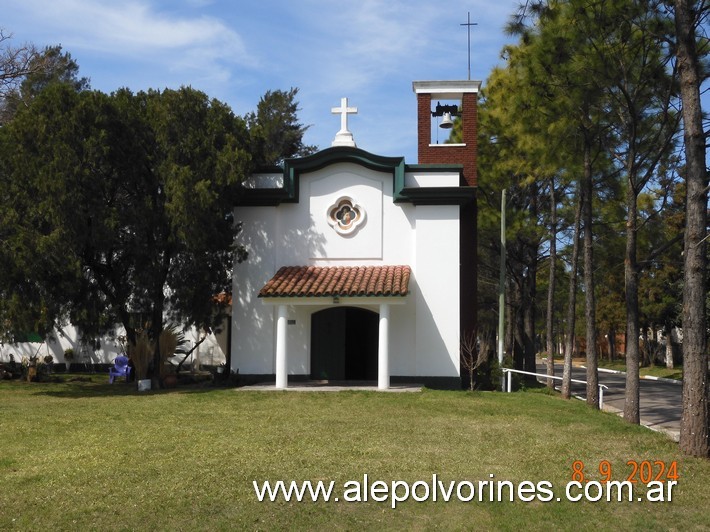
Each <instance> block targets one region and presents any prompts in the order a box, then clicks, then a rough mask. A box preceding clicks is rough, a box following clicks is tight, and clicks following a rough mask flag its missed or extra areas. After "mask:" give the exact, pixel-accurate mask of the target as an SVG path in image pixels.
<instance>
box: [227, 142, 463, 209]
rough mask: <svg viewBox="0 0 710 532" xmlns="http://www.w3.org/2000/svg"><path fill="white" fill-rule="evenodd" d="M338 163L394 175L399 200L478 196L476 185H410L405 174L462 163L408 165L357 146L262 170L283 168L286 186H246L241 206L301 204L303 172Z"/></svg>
mask: <svg viewBox="0 0 710 532" xmlns="http://www.w3.org/2000/svg"><path fill="white" fill-rule="evenodd" d="M336 163H353V164H359V165H361V166H364V167H365V168H369V169H370V170H374V171H376V172H384V173H388V174H391V175H392V177H393V180H392V193H393V197H394V202H395V203H406V202H409V203H414V204H415V205H463V204H465V203H468V202H469V201H472V200H473V198H474V197H475V194H476V192H475V188H474V187H467V186H462V187H422V188H418V187H416V188H406V187H405V180H404V178H405V173H406V172H407V171H417V172H420V173H421V172H432V173H434V172H441V171H458V172H459V174H461V172H463V165H460V164H414V165H407V164H405V162H404V157H386V156H382V155H375V154H374V153H370V152H367V151H365V150H361V149H360V148H353V147H350V146H336V147H332V148H327V149H325V150H322V151H319V152H318V153H314V154H313V155H309V156H307V157H298V158H291V159H286V160H285V161H284V166H283V169H281V168H273V167H270V168H268V169H261V171H265V172H279V171H283V183H284V184H283V187H281V188H261V189H248V188H242V189H241V191H240V195H239V200H238V202H237V204H238V205H243V206H264V207H267V206H277V205H280V204H281V203H298V201H299V182H300V176H301V174H304V173H308V172H314V171H316V170H320V169H322V168H325V167H326V166H329V165H332V164H336Z"/></svg>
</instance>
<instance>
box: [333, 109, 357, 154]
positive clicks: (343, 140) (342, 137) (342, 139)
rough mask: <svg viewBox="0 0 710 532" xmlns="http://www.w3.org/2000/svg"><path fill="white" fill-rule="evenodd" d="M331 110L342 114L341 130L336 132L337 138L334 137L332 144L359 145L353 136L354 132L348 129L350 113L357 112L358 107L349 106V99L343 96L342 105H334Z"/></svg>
mask: <svg viewBox="0 0 710 532" xmlns="http://www.w3.org/2000/svg"><path fill="white" fill-rule="evenodd" d="M330 112H331V113H333V114H336V115H337V114H339V115H340V131H338V132H337V133H336V134H335V139H333V142H332V144H331V146H352V147H353V148H355V147H357V146H356V145H355V139H354V138H353V134H352V133H350V131H348V115H349V114H353V115H354V114H357V107H348V99H347V98H341V99H340V107H332V108H331V109H330Z"/></svg>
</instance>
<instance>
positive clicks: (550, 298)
mask: <svg viewBox="0 0 710 532" xmlns="http://www.w3.org/2000/svg"><path fill="white" fill-rule="evenodd" d="M549 262H550V276H549V279H550V281H549V284H548V287H547V315H546V316H545V321H546V336H547V349H546V351H547V374H548V375H549V376H551V377H554V376H555V351H556V349H555V312H554V308H555V283H556V281H557V276H556V275H555V268H556V265H557V198H556V197H555V179H554V178H552V179H550V261H549ZM547 387H548V388H550V389H554V387H555V379H547Z"/></svg>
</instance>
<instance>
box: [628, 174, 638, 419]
mask: <svg viewBox="0 0 710 532" xmlns="http://www.w3.org/2000/svg"><path fill="white" fill-rule="evenodd" d="M628 171H629V175H628V184H627V189H626V216H627V220H626V252H625V258H624V281H625V302H626V393H625V395H624V419H625V420H626V421H628V422H629V423H636V424H638V423H639V422H640V415H639V358H640V356H639V302H638V264H637V261H636V229H637V223H636V218H637V214H638V206H637V203H636V200H637V195H636V187H635V182H634V178H633V174H632V170H631V169H629V170H628Z"/></svg>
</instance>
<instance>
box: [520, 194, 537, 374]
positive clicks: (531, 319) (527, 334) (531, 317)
mask: <svg viewBox="0 0 710 532" xmlns="http://www.w3.org/2000/svg"><path fill="white" fill-rule="evenodd" d="M530 196H531V197H530V207H529V212H530V216H531V218H532V219H533V220H535V219H537V216H538V206H537V205H538V204H537V197H538V187H537V183H533V184H532V185H531V187H530ZM524 245H525V248H524V249H525V263H526V264H525V267H526V268H527V273H526V275H525V276H524V278H523V301H522V303H523V305H522V307H523V328H524V336H523V341H524V344H523V347H524V355H523V366H524V370H525V371H529V372H530V373H536V372H537V365H536V363H535V355H536V354H537V353H536V349H537V348H536V345H535V344H536V342H535V337H536V336H537V335H536V334H535V307H536V306H537V257H538V247H539V239H538V237H537V235H532V236H531V237H530V238H529V239H526V240H525V242H524ZM526 377H527V379H526V380H527V381H529V382H530V383H536V382H537V380H536V378H535V377H533V376H532V375H526Z"/></svg>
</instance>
